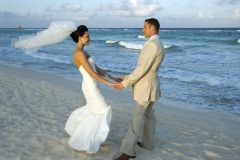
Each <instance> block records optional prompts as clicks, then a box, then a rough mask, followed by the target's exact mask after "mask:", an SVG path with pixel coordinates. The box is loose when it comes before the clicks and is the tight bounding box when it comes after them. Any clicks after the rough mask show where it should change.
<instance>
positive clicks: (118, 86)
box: [111, 77, 125, 90]
mask: <svg viewBox="0 0 240 160" xmlns="http://www.w3.org/2000/svg"><path fill="white" fill-rule="evenodd" d="M124 78H125V77H120V78H118V79H117V80H115V82H117V83H115V84H112V86H111V87H113V88H114V89H116V90H122V89H123V88H125V87H124V86H123V84H122V81H123V80H124Z"/></svg>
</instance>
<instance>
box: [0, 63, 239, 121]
mask: <svg viewBox="0 0 240 160" xmlns="http://www.w3.org/2000/svg"><path fill="white" fill-rule="evenodd" d="M0 72H5V73H8V74H13V75H16V76H19V77H21V78H30V79H34V80H36V81H39V82H40V81H46V82H49V83H51V84H54V85H58V86H64V87H67V88H71V89H75V90H76V91H79V92H80V93H82V90H81V80H79V81H75V80H73V79H71V78H69V79H68V78H65V77H63V76H59V75H53V74H50V73H46V72H40V71H35V70H30V69H26V68H20V67H18V66H11V65H6V64H0ZM79 74H80V73H79ZM55 79H58V80H57V81H55ZM101 85H104V84H100V88H101V90H102V91H103V93H102V94H103V95H104V96H105V98H106V99H107V97H111V95H112V94H117V96H116V97H118V98H115V99H114V101H116V102H118V103H119V102H124V101H125V99H127V102H128V101H132V103H135V101H134V100H133V97H132V94H131V93H130V92H128V91H126V90H122V91H116V90H113V89H112V88H110V87H109V88H107V87H108V86H101ZM76 86H78V87H76ZM128 90H129V88H128ZM119 97H123V98H120V99H119ZM121 99H122V100H121ZM156 103H157V104H159V105H164V106H167V107H171V108H173V109H174V108H175V109H180V110H188V111H194V112H202V113H205V114H213V115H217V114H219V115H221V116H223V117H225V118H226V119H231V120H233V121H237V122H240V115H233V114H227V113H226V112H217V111H214V110H210V109H204V108H202V107H198V105H197V104H191V103H187V102H183V101H177V100H169V99H166V98H162V97H161V98H159V100H157V101H156ZM178 106H180V107H178Z"/></svg>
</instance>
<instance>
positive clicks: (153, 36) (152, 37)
mask: <svg viewBox="0 0 240 160" xmlns="http://www.w3.org/2000/svg"><path fill="white" fill-rule="evenodd" d="M156 37H158V35H157V34H155V35H152V36H151V37H150V38H149V39H148V42H149V41H151V40H153V39H155V38H156Z"/></svg>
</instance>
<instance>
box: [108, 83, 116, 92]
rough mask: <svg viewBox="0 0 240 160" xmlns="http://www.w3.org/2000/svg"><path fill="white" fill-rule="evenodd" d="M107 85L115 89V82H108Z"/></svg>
mask: <svg viewBox="0 0 240 160" xmlns="http://www.w3.org/2000/svg"><path fill="white" fill-rule="evenodd" d="M109 86H110V87H112V88H113V89H115V90H117V84H114V83H109Z"/></svg>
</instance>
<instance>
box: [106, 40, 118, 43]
mask: <svg viewBox="0 0 240 160" xmlns="http://www.w3.org/2000/svg"><path fill="white" fill-rule="evenodd" d="M116 42H118V41H114V40H106V42H105V43H116Z"/></svg>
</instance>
